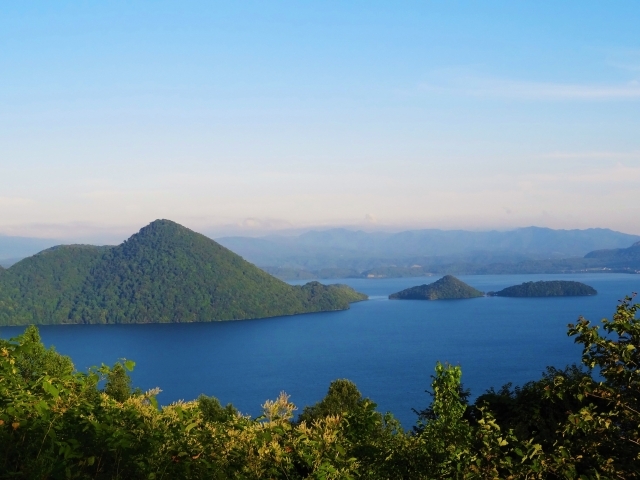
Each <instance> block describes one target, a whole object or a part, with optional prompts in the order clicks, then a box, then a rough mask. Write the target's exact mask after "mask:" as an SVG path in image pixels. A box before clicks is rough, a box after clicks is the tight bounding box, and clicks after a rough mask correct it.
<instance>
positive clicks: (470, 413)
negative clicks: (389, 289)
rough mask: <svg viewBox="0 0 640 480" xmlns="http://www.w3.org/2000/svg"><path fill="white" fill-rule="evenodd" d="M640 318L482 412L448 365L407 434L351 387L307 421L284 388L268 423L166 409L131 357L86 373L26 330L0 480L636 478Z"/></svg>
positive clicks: (210, 404) (1, 418)
mask: <svg viewBox="0 0 640 480" xmlns="http://www.w3.org/2000/svg"><path fill="white" fill-rule="evenodd" d="M638 310H640V305H638V304H635V305H633V304H632V303H631V298H626V299H625V300H624V301H623V302H621V304H620V305H619V306H618V308H617V311H616V313H615V315H614V316H613V319H612V320H604V331H605V335H602V334H601V333H600V331H599V329H598V327H597V326H593V325H591V324H590V322H588V321H587V320H584V319H582V318H581V319H579V321H578V323H577V324H576V325H571V326H570V328H569V334H570V335H571V336H574V337H575V339H576V341H577V342H578V343H580V344H582V346H583V355H582V360H583V364H584V365H585V367H586V369H584V368H579V367H577V366H575V365H574V366H572V367H568V368H565V369H563V370H559V369H553V368H549V369H548V370H547V371H546V372H545V374H544V375H543V377H542V378H541V379H540V380H538V381H536V382H530V383H527V384H525V385H524V386H522V387H515V388H512V387H511V385H506V386H504V387H503V388H502V389H500V390H498V391H495V390H493V389H492V390H490V391H488V392H486V393H485V394H484V395H481V396H480V397H479V398H478V399H477V400H476V402H475V404H474V405H471V406H470V405H468V404H467V399H468V393H467V391H466V390H465V389H464V388H463V387H462V383H461V376H462V371H461V369H460V367H458V366H451V365H443V364H440V363H437V364H436V369H435V375H434V376H433V377H432V383H431V393H432V402H431V404H430V405H429V406H428V407H427V408H426V409H424V410H421V411H420V412H417V413H419V419H418V425H417V427H416V428H415V429H413V431H411V432H405V431H403V430H402V429H401V427H400V425H399V424H398V422H397V421H396V420H395V419H394V418H393V417H392V416H391V415H390V414H385V415H383V414H381V413H379V412H377V411H376V408H375V407H376V405H375V403H373V402H372V401H371V400H369V399H368V398H364V397H362V395H361V393H360V392H359V391H358V389H357V387H356V386H355V385H354V384H353V383H352V382H350V381H348V380H336V381H334V382H332V383H331V385H330V386H329V390H328V392H327V395H326V396H325V398H324V399H322V400H321V401H320V402H318V403H317V404H316V405H313V406H310V407H307V408H305V409H304V410H303V412H302V414H301V415H300V416H299V418H298V420H297V421H294V420H293V417H294V412H295V410H296V408H295V406H294V405H293V404H292V403H291V402H290V400H289V398H288V396H287V395H286V394H284V393H282V394H281V395H280V396H279V397H278V398H277V399H275V400H273V401H267V402H265V404H264V405H263V414H262V415H261V416H260V417H257V418H250V417H248V416H244V415H242V414H240V413H239V412H238V411H237V410H236V409H235V408H234V407H233V406H232V405H227V406H225V407H223V406H222V405H221V404H220V402H219V401H218V400H217V399H216V398H214V397H206V396H200V397H199V398H198V399H197V400H195V401H191V402H177V403H174V404H171V405H168V406H164V407H159V406H158V403H157V401H156V398H155V396H156V394H157V393H158V392H159V390H158V389H155V390H151V391H149V392H141V391H139V390H132V389H131V384H130V379H129V376H128V371H129V370H130V369H131V368H133V366H134V364H133V362H131V361H127V360H123V361H121V362H120V363H117V364H116V365H115V366H114V367H112V368H110V367H107V366H104V365H103V366H101V367H98V368H92V369H90V370H89V371H88V372H87V373H78V372H75V371H74V369H73V365H72V363H71V361H70V359H69V358H67V357H64V356H62V355H60V354H58V353H57V352H55V351H54V350H53V349H46V348H45V347H44V346H43V345H42V343H41V341H40V337H39V334H38V331H37V329H36V328H35V327H29V328H27V329H26V330H25V332H24V333H23V334H22V335H20V336H19V337H17V338H15V339H12V340H10V341H5V340H0V478H42V479H57V478H78V479H89V478H94V479H162V478H164V479H170V478H181V479H182V478H185V479H199V478H207V479H209V478H212V479H263V478H270V479H289V480H293V479H318V480H319V479H371V480H373V479H376V480H377V479H398V478H402V479H445V478H446V479H461V480H462V479H469V480H471V479H474V480H475V479H477V480H481V479H482V480H484V479H498V478H499V479H605V478H608V479H615V478H625V479H633V478H638V476H640V473H639V471H640V467H638V466H639V465H640V432H639V427H638V426H639V425H640V413H639V409H638V404H639V402H640V372H639V370H638V365H639V363H638V362H639V361H640V353H639V352H638V348H639V347H640V319H638V318H637V312H638ZM101 385H104V388H101Z"/></svg>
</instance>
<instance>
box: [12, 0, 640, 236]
mask: <svg viewBox="0 0 640 480" xmlns="http://www.w3.org/2000/svg"><path fill="white" fill-rule="evenodd" d="M638 25H640V3H639V2H636V1H617V2H601V1H585V0H582V1H566V2H557V1H553V2H552V1H529V2H524V1H523V2H511V1H505V2H491V1H483V2H464V1H446V2H445V1H416V2H411V1H399V2H390V1H386V2H377V1H371V0H368V1H357V0H354V1H348V2H347V1H340V2H338V1H322V2H320V1H318V2H309V1H299V2H285V1H282V2H281V1H270V2H263V1H256V2H252V1H241V2H238V1H233V2H232V1H225V2H216V1H207V2H192V1H187V0H181V1H179V2H178V1H175V2H166V1H153V2H151V1H149V2H146V1H136V2H119V1H109V2H87V1H77V2H69V1H57V2H49V1H31V2H2V3H0V234H4V235H21V236H34V237H48V238H65V239H92V240H96V241H101V240H102V241H105V242H106V241H108V240H112V239H113V240H117V239H121V238H125V237H126V236H129V235H131V234H132V233H134V232H135V231H137V230H138V229H139V228H141V227H142V226H144V225H145V224H147V223H149V222H151V221H153V220H154V219H156V218H168V219H171V220H174V221H177V222H179V223H181V224H183V225H185V226H188V227H190V228H193V229H195V230H197V231H201V232H203V233H208V234H210V235H212V236H222V235H230V234H237V235H252V236H253V235H262V234H266V233H273V232H296V231H303V230H305V229H309V228H328V227H332V226H348V227H352V228H360V229H365V230H403V229H414V228H444V229H452V228H456V229H458V228H461V229H470V230H488V229H511V228H517V227H525V226H529V225H537V226H544V227H551V228H565V229H570V228H591V227H601V228H612V229H615V230H620V231H623V232H627V233H635V234H640V188H639V187H640V30H639V29H638Z"/></svg>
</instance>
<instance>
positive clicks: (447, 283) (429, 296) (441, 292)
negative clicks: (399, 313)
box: [389, 275, 484, 300]
mask: <svg viewBox="0 0 640 480" xmlns="http://www.w3.org/2000/svg"><path fill="white" fill-rule="evenodd" d="M483 295H484V294H483V293H482V292H481V291H479V290H476V289H475V288H473V287H471V286H469V285H467V284H466V283H464V282H462V281H460V280H458V279H457V278H456V277H453V276H451V275H445V276H444V277H442V278H441V279H440V280H438V281H436V282H433V283H430V284H428V285H419V286H417V287H411V288H407V289H405V290H402V291H400V292H397V293H393V294H391V295H389V298H390V299H391V300H456V299H462V298H476V297H482V296H483Z"/></svg>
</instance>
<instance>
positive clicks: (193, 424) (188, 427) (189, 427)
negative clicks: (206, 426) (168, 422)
mask: <svg viewBox="0 0 640 480" xmlns="http://www.w3.org/2000/svg"><path fill="white" fill-rule="evenodd" d="M197 425H198V422H193V423H190V424H189V425H187V428H185V429H184V431H185V432H187V433H188V432H190V431H191V429H192V428H193V427H196V426H197Z"/></svg>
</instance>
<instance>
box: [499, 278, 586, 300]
mask: <svg viewBox="0 0 640 480" xmlns="http://www.w3.org/2000/svg"><path fill="white" fill-rule="evenodd" d="M597 293H598V292H596V290H595V289H593V288H592V287H590V286H589V285H585V284H584V283H580V282H570V281H565V280H554V281H539V282H525V283H523V284H521V285H514V286H512V287H507V288H505V289H503V290H500V291H499V292H489V293H487V295H489V296H492V297H577V296H589V295H596V294H597Z"/></svg>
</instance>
